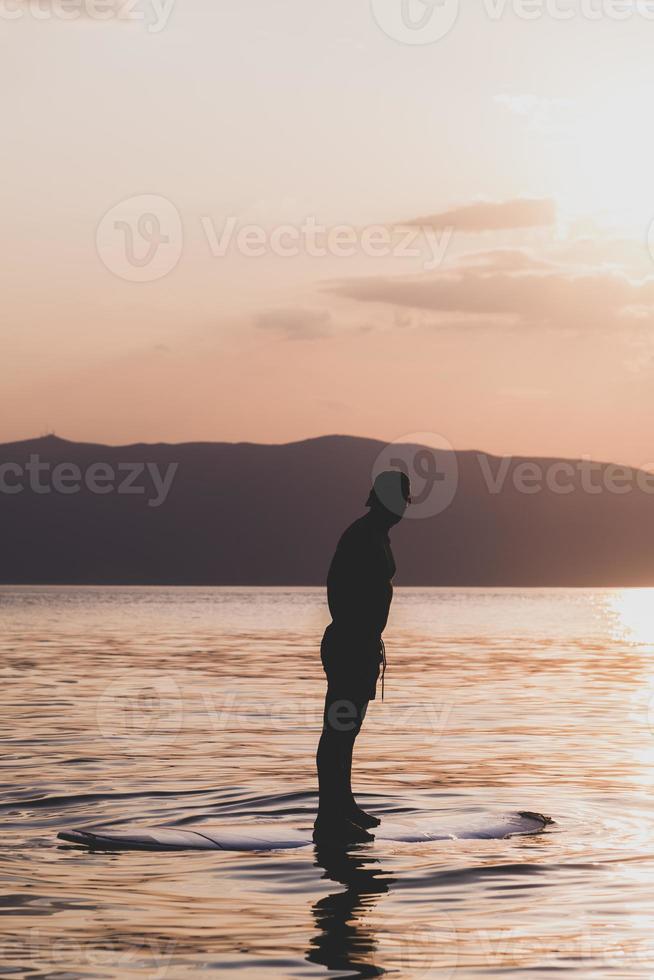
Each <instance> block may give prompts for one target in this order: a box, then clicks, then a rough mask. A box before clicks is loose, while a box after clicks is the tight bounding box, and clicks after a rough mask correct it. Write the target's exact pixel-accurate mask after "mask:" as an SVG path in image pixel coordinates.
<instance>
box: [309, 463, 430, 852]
mask: <svg viewBox="0 0 654 980" xmlns="http://www.w3.org/2000/svg"><path fill="white" fill-rule="evenodd" d="M410 502H411V497H410V484H409V478H408V476H407V475H406V473H402V472H400V471H399V470H386V471H385V472H383V473H380V474H379V475H378V476H377V477H376V479H375V482H374V484H373V487H372V489H371V491H370V494H369V495H368V499H367V501H366V507H369V508H370V510H369V512H368V513H367V514H365V515H364V516H363V517H360V518H359V519H358V520H356V521H354V523H353V524H350V526H349V527H348V528H347V529H346V530H345V531H344V533H343V534H342V536H341V538H340V540H339V542H338V545H337V547H336V552H335V554H334V557H333V558H332V561H331V565H330V567H329V572H328V575H327V600H328V603H329V611H330V613H331V617H332V621H331V623H330V624H329V626H328V627H327V629H326V630H325V633H324V635H323V638H322V643H321V645H320V655H321V659H322V664H323V667H324V670H325V673H326V675H327V695H326V697H325V711H324V716H323V730H322V735H321V737H320V742H319V744H318V752H317V754H316V766H317V769H318V786H319V793H320V802H319V806H318V814H317V817H316V822H315V825H314V840H316V841H317V842H321V841H326V840H338V841H343V842H356V841H365V840H373V837H372V835H371V834H369V833H368V832H367V830H366V829H365V828H366V827H375V826H377V824H378V823H379V820H378V819H377V817H373V816H371V814H368V813H366V812H365V811H364V810H362V809H361V807H359V806H358V804H357V802H356V800H355V799H354V796H353V794H352V785H351V779H352V752H353V749H354V742H355V740H356V737H357V735H358V734H359V732H360V731H361V725H362V724H363V719H364V717H365V714H366V710H367V708H368V702H369V701H371V700H373V699H374V698H375V696H376V688H377V680H378V678H379V672H380V667H381V665H382V664H383V667H384V669H385V668H386V655H385V650H384V641H383V640H382V633H383V631H384V628H385V626H386V622H387V619H388V612H389V609H390V605H391V600H392V598H393V585H392V578H393V576H394V574H395V561H394V558H393V553H392V551H391V545H390V539H389V536H388V532H389V530H390V528H391V527H393V526H394V525H395V524H397V523H399V521H401V520H402V517H403V516H404V512H405V510H406V508H407V506H408V504H409V503H410ZM383 683H384V679H383V674H382V697H383Z"/></svg>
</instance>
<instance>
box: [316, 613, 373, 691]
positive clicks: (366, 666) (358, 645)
mask: <svg viewBox="0 0 654 980" xmlns="http://www.w3.org/2000/svg"><path fill="white" fill-rule="evenodd" d="M320 657H321V660H322V665H323V668H324V670H325V673H326V675H327V690H328V696H329V697H331V698H332V699H334V700H335V699H341V700H349V701H351V702H352V703H353V704H355V705H357V704H358V705H362V704H363V703H364V702H366V703H367V702H368V701H374V699H375V697H376V691H377V680H378V678H379V670H380V664H381V661H382V653H381V640H380V639H372V640H370V639H366V640H361V639H360V638H357V637H352V636H349V635H344V634H339V633H338V632H337V631H336V630H335V629H334V624H333V623H330V624H329V626H328V627H327V629H326V630H325V633H324V635H323V638H322V642H321V644H320Z"/></svg>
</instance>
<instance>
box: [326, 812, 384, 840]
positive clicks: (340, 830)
mask: <svg viewBox="0 0 654 980" xmlns="http://www.w3.org/2000/svg"><path fill="white" fill-rule="evenodd" d="M313 839H314V842H315V843H316V844H364V843H366V842H367V841H372V840H374V839H375V838H374V837H373V835H372V834H369V833H368V831H367V830H364V828H363V827H361V826H360V825H359V824H356V823H353V821H352V820H348V819H347V818H346V817H343V816H334V817H323V816H318V817H317V818H316V822H315V824H314V826H313Z"/></svg>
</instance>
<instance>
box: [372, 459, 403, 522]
mask: <svg viewBox="0 0 654 980" xmlns="http://www.w3.org/2000/svg"><path fill="white" fill-rule="evenodd" d="M410 494H411V484H410V482H409V477H408V476H407V474H406V473H404V472H403V471H402V470H384V471H383V472H382V473H378V474H377V476H376V477H375V482H374V483H373V485H372V489H371V490H370V493H369V494H368V499H367V500H366V507H374V506H375V505H376V504H377V505H379V504H381V505H382V506H383V507H385V508H386V510H389V511H391V513H393V514H397V515H399V516H401V515H402V514H403V513H404V511H405V510H406V505H407V501H408V500H409V499H410Z"/></svg>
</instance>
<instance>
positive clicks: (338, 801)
mask: <svg viewBox="0 0 654 980" xmlns="http://www.w3.org/2000/svg"><path fill="white" fill-rule="evenodd" d="M363 714H365V710H364V711H363V713H362V704H361V703H359V704H357V703H356V702H354V701H353V700H352V699H351V698H347V697H342V696H340V694H339V692H335V691H334V690H333V689H329V688H328V690H327V696H326V698H325V711H324V716H323V731H322V735H321V736H320V742H319V744H318V752H317V754H316V765H317V769H318V787H319V793H320V802H319V806H318V817H317V820H316V829H317V830H318V828H319V827H323V826H326V827H329V826H330V825H331V826H333V827H337V826H338V824H339V823H340V824H344V823H347V822H349V820H350V819H351V816H352V812H353V807H355V806H356V804H355V803H354V799H353V797H352V791H351V788H350V771H351V767H352V749H353V746H354V740H355V739H356V736H357V735H358V734H359V731H360V730H361V723H362V721H363ZM353 829H354V830H355V831H356V828H353ZM361 833H362V835H363V836H361V837H360V838H359V839H361V840H369V839H371V838H370V836H369V835H368V834H366V833H365V831H362V832H361Z"/></svg>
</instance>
